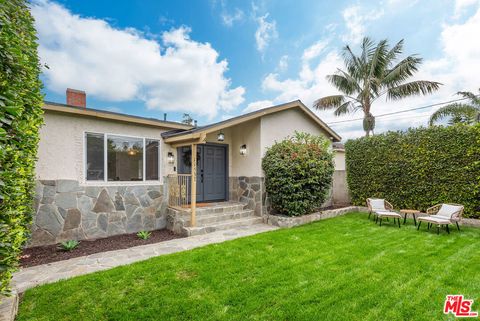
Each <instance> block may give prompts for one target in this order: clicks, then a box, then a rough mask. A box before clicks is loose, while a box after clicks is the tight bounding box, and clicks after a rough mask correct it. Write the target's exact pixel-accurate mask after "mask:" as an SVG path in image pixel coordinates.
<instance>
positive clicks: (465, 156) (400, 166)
mask: <svg viewBox="0 0 480 321" xmlns="http://www.w3.org/2000/svg"><path fill="white" fill-rule="evenodd" d="M345 149H346V166H347V182H348V186H349V189H350V193H351V197H352V202H353V203H354V204H356V205H365V200H366V198H368V197H379V198H385V199H387V200H388V201H390V202H391V203H392V204H393V206H394V207H395V208H396V209H401V208H412V209H420V210H422V211H424V210H426V209H427V208H428V207H430V206H432V205H435V204H437V203H459V204H463V205H464V206H465V213H464V216H465V217H471V218H479V217H480V193H479V186H480V125H476V126H466V125H457V126H449V127H443V126H435V127H429V128H416V129H409V130H407V131H404V132H388V133H385V134H381V135H375V136H372V137H363V138H359V139H355V140H349V141H348V142H347V143H346V144H345Z"/></svg>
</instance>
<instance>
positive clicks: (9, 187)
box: [0, 0, 43, 294]
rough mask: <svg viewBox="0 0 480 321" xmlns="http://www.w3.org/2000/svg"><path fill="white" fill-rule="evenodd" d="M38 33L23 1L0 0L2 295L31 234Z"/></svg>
mask: <svg viewBox="0 0 480 321" xmlns="http://www.w3.org/2000/svg"><path fill="white" fill-rule="evenodd" d="M39 74H40V67H39V61H38V56H37V44H36V32H35V29H34V27H33V18H32V16H31V15H30V11H29V8H28V7H27V2H26V1H22V0H0V293H1V294H5V293H7V292H8V284H9V281H10V278H11V274H12V272H13V271H14V270H15V268H16V266H17V264H18V263H17V262H18V256H19V254H20V251H21V247H22V246H23V245H24V244H25V241H26V240H27V237H28V234H29V225H30V223H31V219H32V213H33V210H32V199H33V193H34V166H35V160H36V153H37V145H38V130H39V127H40V125H41V123H42V109H41V105H42V100H43V97H42V95H41V93H40V89H41V82H40V80H39Z"/></svg>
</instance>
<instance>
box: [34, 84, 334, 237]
mask: <svg viewBox="0 0 480 321" xmlns="http://www.w3.org/2000/svg"><path fill="white" fill-rule="evenodd" d="M85 102H86V99H85V93H84V92H81V91H76V90H67V104H58V103H50V102H46V103H45V105H44V112H45V113H44V126H43V127H42V128H41V130H40V143H39V151H38V161H37V166H36V177H37V190H36V199H35V201H36V202H35V203H36V206H35V207H36V215H35V220H34V226H33V232H32V241H31V245H43V244H51V243H56V242H59V241H63V240H67V239H79V240H81V239H93V238H100V237H107V236H111V235H115V234H122V233H133V232H137V231H140V230H153V229H159V228H164V227H167V228H170V229H173V230H174V231H176V232H179V233H184V234H188V235H192V234H199V233H205V232H208V231H211V230H215V229H220V228H228V226H231V225H232V224H253V223H255V222H258V221H261V217H262V214H263V213H265V211H266V206H265V199H266V196H265V191H264V186H263V173H262V169H261V160H262V157H263V155H264V153H265V151H266V149H267V148H268V147H269V146H271V145H272V144H273V143H274V142H275V141H280V140H282V139H284V138H285V137H287V136H289V135H292V134H293V133H294V132H295V131H303V132H308V133H312V134H316V135H324V136H326V137H327V138H328V139H330V140H331V141H332V142H339V141H340V140H341V138H340V136H339V135H338V134H337V133H336V132H335V131H333V130H332V129H331V128H330V127H328V126H327V125H326V124H325V123H324V122H323V121H322V120H321V119H320V118H318V117H317V116H316V115H315V114H314V113H313V112H312V111H311V110H310V109H309V108H307V107H306V106H305V105H304V104H303V103H302V102H301V101H299V100H297V101H292V102H289V103H286V104H282V105H278V106H273V107H269V108H265V109H262V110H259V111H255V112H252V113H248V114H245V115H242V116H239V117H235V118H232V119H228V120H225V121H221V122H218V123H214V124H210V125H208V126H203V127H192V126H190V125H185V124H181V123H177V122H170V121H165V120H158V119H152V118H143V117H137V116H131V115H125V114H120V113H113V112H108V111H103V110H95V109H90V108H87V107H86V104H85ZM192 147H193V149H192ZM192 151H193V154H196V157H193V158H192ZM195 160H196V161H195ZM192 171H193V173H196V175H195V174H194V175H192ZM191 190H195V193H193V195H192V193H190V191H191ZM215 213H217V214H218V215H217V216H214V214H215ZM220 216H221V217H220ZM229 224H230V225H229Z"/></svg>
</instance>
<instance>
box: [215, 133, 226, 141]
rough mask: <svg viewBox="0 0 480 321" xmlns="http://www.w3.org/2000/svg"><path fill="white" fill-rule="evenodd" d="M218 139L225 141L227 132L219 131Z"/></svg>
mask: <svg viewBox="0 0 480 321" xmlns="http://www.w3.org/2000/svg"><path fill="white" fill-rule="evenodd" d="M217 140H218V141H219V142H223V141H224V140H225V134H224V133H223V132H219V133H218V135H217Z"/></svg>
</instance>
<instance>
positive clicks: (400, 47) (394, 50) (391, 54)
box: [386, 39, 404, 65]
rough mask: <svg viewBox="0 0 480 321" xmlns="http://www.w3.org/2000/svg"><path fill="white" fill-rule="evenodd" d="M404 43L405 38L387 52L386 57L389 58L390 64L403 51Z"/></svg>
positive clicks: (388, 62)
mask: <svg viewBox="0 0 480 321" xmlns="http://www.w3.org/2000/svg"><path fill="white" fill-rule="evenodd" d="M403 43H404V40H403V39H402V40H400V41H399V42H397V43H396V44H395V46H393V47H392V49H390V51H389V52H388V53H387V56H386V59H387V64H388V65H390V63H391V62H392V61H394V60H396V59H397V56H398V55H400V54H401V53H402V52H403Z"/></svg>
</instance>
